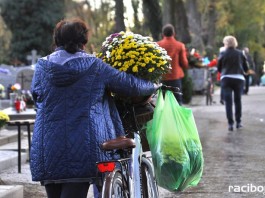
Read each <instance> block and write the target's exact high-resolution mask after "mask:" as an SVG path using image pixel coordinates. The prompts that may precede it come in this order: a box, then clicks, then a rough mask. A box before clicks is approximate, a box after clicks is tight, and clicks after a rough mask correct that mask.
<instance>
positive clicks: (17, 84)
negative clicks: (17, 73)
mask: <svg viewBox="0 0 265 198" xmlns="http://www.w3.org/2000/svg"><path fill="white" fill-rule="evenodd" d="M20 89H21V85H20V84H19V83H15V84H14V85H12V86H11V90H12V91H14V92H16V91H19V90H20Z"/></svg>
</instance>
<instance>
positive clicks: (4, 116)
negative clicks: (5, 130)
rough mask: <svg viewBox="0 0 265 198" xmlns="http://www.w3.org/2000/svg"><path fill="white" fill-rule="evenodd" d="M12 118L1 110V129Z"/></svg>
mask: <svg viewBox="0 0 265 198" xmlns="http://www.w3.org/2000/svg"><path fill="white" fill-rule="evenodd" d="M9 120H10V118H9V116H8V115H7V114H6V113H5V112H3V111H0V129H1V128H2V127H3V126H5V124H6V123H7V122H8V121H9Z"/></svg>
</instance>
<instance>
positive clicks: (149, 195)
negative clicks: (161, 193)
mask: <svg viewBox="0 0 265 198" xmlns="http://www.w3.org/2000/svg"><path fill="white" fill-rule="evenodd" d="M142 160H143V161H142V163H141V184H142V185H141V186H142V197H143V198H158V188H157V184H156V179H155V177H154V172H153V170H152V167H153V166H152V163H151V162H150V161H149V160H148V159H146V158H143V159H142Z"/></svg>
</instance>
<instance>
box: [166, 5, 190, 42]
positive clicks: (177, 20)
mask: <svg viewBox="0 0 265 198" xmlns="http://www.w3.org/2000/svg"><path fill="white" fill-rule="evenodd" d="M167 23H171V24H172V25H173V26H175V29H176V34H177V38H178V40H180V41H182V42H184V43H186V44H187V43H190V42H191V37H190V33H189V25H188V18H187V13H186V9H185V7H184V3H183V1H182V0H164V1H163V25H165V24H167Z"/></svg>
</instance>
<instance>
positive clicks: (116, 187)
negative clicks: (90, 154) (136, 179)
mask: <svg viewBox="0 0 265 198" xmlns="http://www.w3.org/2000/svg"><path fill="white" fill-rule="evenodd" d="M102 197H103V198H129V189H128V188H127V185H126V184H123V179H122V174H121V173H120V172H119V171H118V170H116V171H114V172H111V173H109V174H108V175H107V176H106V178H105V180H104V183H103V189H102Z"/></svg>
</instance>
